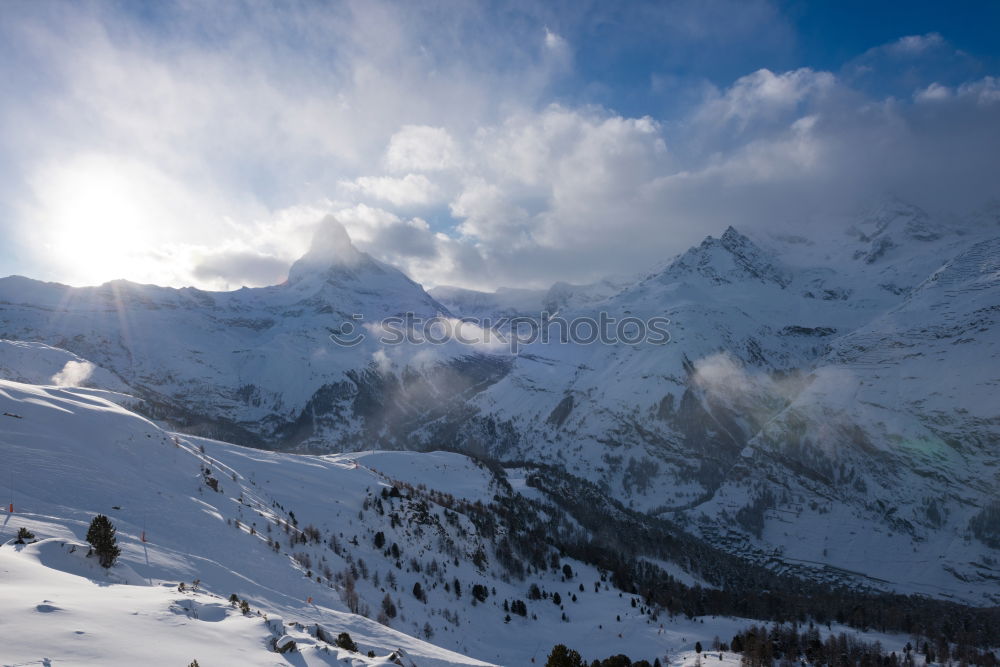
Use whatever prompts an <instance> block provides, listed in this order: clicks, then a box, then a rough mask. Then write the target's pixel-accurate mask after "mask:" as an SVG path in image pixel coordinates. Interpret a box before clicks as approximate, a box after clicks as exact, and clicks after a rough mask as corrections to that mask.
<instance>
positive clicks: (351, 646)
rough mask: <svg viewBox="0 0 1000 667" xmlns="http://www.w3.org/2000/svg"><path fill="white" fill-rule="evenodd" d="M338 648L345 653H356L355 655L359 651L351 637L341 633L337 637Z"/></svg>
mask: <svg viewBox="0 0 1000 667" xmlns="http://www.w3.org/2000/svg"><path fill="white" fill-rule="evenodd" d="M337 646H338V647H340V648H342V649H344V650H345V651H354V652H355V653H357V651H358V645H357V644H355V643H354V640H353V639H351V635H349V634H348V633H346V632H341V633H340V634H339V635H337Z"/></svg>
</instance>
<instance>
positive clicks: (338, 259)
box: [288, 215, 365, 282]
mask: <svg viewBox="0 0 1000 667" xmlns="http://www.w3.org/2000/svg"><path fill="white" fill-rule="evenodd" d="M364 258H365V255H364V253H362V252H360V251H359V250H358V249H357V248H355V247H354V244H353V243H351V237H350V235H349V234H348V233H347V230H346V229H344V225H342V224H341V223H340V222H339V221H338V220H337V219H336V218H335V217H333V216H332V215H328V216H326V217H325V218H323V220H322V221H321V222H320V223H319V225H318V226H317V227H316V231H315V233H314V234H313V238H312V242H311V243H310V244H309V251H308V252H307V253H306V254H305V255H303V256H302V257H301V258H300V259H299V260H298V261H297V262H295V264H293V265H292V268H291V271H289V274H288V280H289V282H295V281H297V280H299V279H300V278H302V277H303V276H304V275H308V274H314V273H322V272H325V271H328V270H330V269H341V270H344V269H346V270H350V269H355V268H357V267H358V266H360V265H361V264H362V262H363V260H364Z"/></svg>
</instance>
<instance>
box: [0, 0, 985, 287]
mask: <svg viewBox="0 0 1000 667" xmlns="http://www.w3.org/2000/svg"><path fill="white" fill-rule="evenodd" d="M29 4H31V5H33V6H32V7H31V8H30V11H29V9H23V8H21V7H19V8H18V10H17V11H16V12H15V13H14V14H12V18H10V20H8V21H5V22H3V23H2V24H0V55H8V56H11V58H8V59H7V60H2V59H0V73H3V74H4V75H6V76H8V77H9V78H11V79H12V80H15V79H18V77H20V78H21V79H23V80H24V81H26V82H28V81H29V80H30V81H31V82H33V81H35V80H36V79H37V80H38V81H40V82H41V83H38V82H35V83H31V85H28V83H24V85H22V86H21V87H20V88H19V89H18V94H17V95H8V96H6V97H5V98H3V99H0V194H2V195H3V197H2V198H0V202H2V204H0V205H2V206H4V207H5V208H4V209H3V210H0V214H2V215H0V221H2V222H0V224H2V225H3V231H4V233H5V238H7V239H11V243H13V242H15V241H16V242H17V243H18V244H19V245H18V247H24V248H28V249H30V250H31V251H32V252H33V255H32V256H31V257H30V259H28V260H25V265H26V267H27V268H29V269H31V273H32V275H36V276H38V277H42V278H48V279H57V280H63V281H72V282H76V283H81V282H95V281H101V280H106V279H109V278H114V277H119V276H123V275H124V276H127V277H129V278H132V279H136V280H144V281H151V282H159V283H167V284H173V285H184V284H197V285H199V286H203V287H211V288H225V287H227V286H230V287H235V286H238V285H240V284H243V283H246V284H251V285H254V284H265V283H268V282H274V281H276V280H278V279H280V277H281V274H283V273H284V270H285V268H284V267H287V266H288V265H289V264H290V263H291V262H292V261H293V260H294V259H295V258H296V257H297V256H298V255H299V254H301V253H302V252H304V250H305V248H306V247H307V245H308V240H309V237H310V232H311V230H312V229H313V227H314V226H315V224H316V223H317V221H319V220H320V219H322V218H323V217H324V216H325V215H327V214H335V215H336V216H337V217H338V218H339V219H341V220H342V221H343V223H344V225H345V227H346V228H347V229H348V231H349V232H350V234H351V236H352V237H353V238H354V240H355V242H356V243H357V245H358V247H359V248H362V249H364V250H366V251H368V252H371V253H373V254H374V255H376V256H377V257H379V258H380V259H383V260H385V261H390V262H392V263H395V264H397V265H399V266H400V267H401V268H403V269H404V270H406V271H407V272H408V273H409V274H410V275H412V276H413V277H414V278H415V279H417V280H420V281H423V282H426V283H429V284H434V283H451V284H458V285H466V286H471V287H496V286H497V285H502V284H509V285H521V286H545V285H547V284H549V283H551V282H552V281H554V280H570V281H585V280H591V279H595V278H598V277H600V276H602V275H605V274H608V273H621V272H634V271H635V270H637V269H641V268H642V267H644V266H648V265H652V264H654V263H658V262H661V261H663V260H664V259H666V258H668V257H669V256H670V255H672V254H673V253H675V252H678V251H680V250H683V249H684V248H685V247H686V246H687V245H689V244H691V243H694V242H697V241H699V240H700V239H701V238H702V237H703V236H704V235H705V234H709V233H718V232H719V231H720V230H721V229H723V228H724V227H725V225H727V224H736V225H737V226H743V227H753V226H755V225H766V224H789V223H788V222H787V221H789V220H798V219H800V218H803V217H807V216H808V214H809V213H812V212H816V211H822V210H826V209H828V208H838V207H848V206H850V205H852V204H853V203H855V202H857V201H859V200H861V199H864V198H865V197H868V196H870V195H872V194H875V193H879V192H882V191H885V190H893V191H896V192H898V193H899V194H900V195H901V196H904V197H905V196H912V197H913V198H914V199H917V200H920V201H919V203H924V204H926V203H927V201H926V200H927V199H929V200H931V202H932V203H936V204H939V205H942V206H944V205H952V204H955V203H956V202H957V203H958V204H962V203H963V202H966V201H968V203H969V205H970V206H971V205H974V204H975V203H976V201H977V200H978V199H979V198H983V199H985V198H987V197H989V196H990V195H992V196H998V195H1000V192H998V187H1000V186H998V184H997V183H996V179H995V177H993V174H995V173H996V170H997V166H998V164H997V162H998V158H997V155H996V151H995V149H994V145H995V141H993V139H995V138H996V133H997V126H998V122H997V120H996V106H995V105H996V104H997V103H998V102H1000V85H998V80H997V79H996V78H994V77H991V76H986V77H983V75H982V71H981V68H980V69H979V70H977V73H976V74H975V76H966V75H965V73H966V72H967V71H969V68H968V67H967V65H968V62H967V60H962V58H961V57H959V56H955V55H954V53H953V51H954V50H953V49H951V48H950V47H949V46H948V44H947V42H945V41H944V40H943V38H941V36H940V35H937V34H935V33H931V34H929V35H917V36H909V37H905V38H903V39H901V40H898V41H896V42H893V43H890V44H888V45H882V46H880V47H876V48H875V49H872V50H871V51H870V52H868V53H866V54H863V55H862V56H861V57H859V59H858V60H857V61H852V63H848V66H845V69H844V70H843V71H839V72H837V73H833V72H823V71H816V70H812V69H808V68H799V69H791V70H789V71H777V70H775V71H772V70H768V69H755V68H750V67H748V68H747V72H748V73H747V74H746V75H745V76H741V77H737V78H735V80H733V81H732V82H731V83H730V84H728V85H722V84H712V83H710V82H708V81H706V80H703V79H700V78H699V79H697V80H696V81H685V80H684V79H683V77H680V78H676V80H674V79H670V85H669V86H666V87H664V85H663V83H662V82H663V81H666V80H667V79H669V78H670V77H669V76H668V75H662V76H659V75H654V76H653V79H655V81H654V83H656V82H659V83H656V85H655V86H654V87H656V88H657V90H654V91H653V92H654V93H655V94H657V95H662V97H659V98H657V99H658V100H662V101H663V103H664V108H666V109H668V110H670V111H671V113H673V115H671V116H669V117H664V118H660V117H657V118H654V117H648V116H643V115H641V114H636V113H632V114H630V113H625V112H623V111H619V110H616V106H618V105H619V103H620V104H621V105H622V106H621V107H619V108H625V107H624V105H626V104H631V101H630V100H627V99H623V100H619V99H616V98H615V97H614V95H613V93H614V90H613V89H609V90H611V92H610V93H608V94H607V95H605V94H604V93H602V92H601V86H602V85H603V84H602V83H601V82H600V81H582V80H580V79H579V76H580V74H579V73H578V72H575V71H574V69H573V68H574V67H575V66H576V64H575V63H574V49H576V50H577V51H578V52H580V51H582V49H584V48H596V47H597V46H599V45H589V44H587V43H586V42H585V41H584V39H583V38H582V37H581V35H584V36H586V35H588V34H591V33H588V32H587V31H586V29H583V28H580V26H579V25H576V26H574V25H573V24H572V22H568V23H567V22H566V21H564V20H562V21H560V20H557V19H559V18H565V17H556V16H554V15H552V14H551V12H549V11H548V10H546V8H544V7H527V8H526V9H525V10H524V11H525V12H526V13H527V14H526V16H527V18H526V20H523V21H520V20H519V21H511V22H510V24H509V25H508V24H505V25H502V26H495V25H494V23H495V21H494V19H495V18H496V17H495V16H494V15H491V14H490V13H489V12H487V11H484V10H482V9H481V7H479V6H478V5H475V4H473V5H469V6H466V7H462V8H456V7H451V8H450V9H448V10H447V11H446V10H444V9H439V8H435V7H426V6H425V7H421V8H420V9H419V10H417V9H411V8H410V7H409V6H407V5H405V3H404V5H392V6H389V5H383V4H381V3H379V2H377V1H376V2H366V3H357V4H345V5H336V6H323V7H320V6H311V5H305V6H300V7H297V8H294V9H287V8H286V9H283V10H277V9H272V8H270V7H268V6H261V7H259V8H257V9H256V10H255V11H252V12H245V14H246V15H243V14H244V13H241V12H240V11H238V10H236V9H235V8H232V7H228V6H226V5H224V4H209V5H197V4H196V5H184V9H177V10H176V12H174V13H170V17H171V20H173V21H175V22H176V25H175V28H176V30H171V31H170V34H169V35H165V34H159V33H156V32H155V31H153V34H151V33H150V31H149V29H148V28H147V29H142V28H141V27H140V26H138V25H137V23H136V22H135V21H134V20H130V19H129V18H128V16H129V15H128V14H123V13H119V14H114V13H112V12H110V11H106V10H103V9H101V8H100V6H96V5H80V6H76V5H68V4H67V5H59V6H58V12H57V13H59V14H61V15H64V16H61V20H59V21H54V20H51V18H52V16H51V13H52V12H54V11H56V10H51V9H46V8H45V7H44V6H43V5H47V4H48V3H41V5H39V4H38V3H29ZM24 7H28V5H24ZM171 11H172V10H171ZM595 11H597V12H598V14H599V17H598V18H600V19H601V21H604V23H602V24H601V25H604V26H605V27H606V26H607V25H608V24H607V20H609V16H610V15H611V14H613V12H610V11H605V10H602V9H600V8H599V9H597V10H595ZM616 11H618V10H616ZM621 11H622V12H625V13H632V14H630V15H632V20H634V19H635V18H636V16H638V17H639V19H641V25H640V23H634V24H633V25H635V26H636V27H637V29H640V30H645V31H648V33H643V34H644V35H647V36H648V35H656V36H657V38H659V37H660V33H663V34H668V35H669V36H670V39H671V40H675V41H677V42H678V43H682V44H683V45H684V48H685V49H688V50H690V48H691V45H692V44H702V45H706V44H707V45H716V46H717V45H728V44H729V43H731V42H734V41H739V40H743V41H747V38H748V36H755V35H757V34H758V33H759V34H760V35H761V40H758V41H763V42H767V43H769V44H771V46H772V47H773V46H774V44H778V43H785V44H787V43H788V42H789V37H790V35H789V33H788V32H787V26H784V27H782V26H783V24H781V21H780V17H778V16H775V10H774V8H773V7H771V6H770V5H768V4H767V3H730V2H722V3H679V4H676V5H672V6H671V7H670V8H669V11H667V9H663V10H662V11H655V12H638V10H635V9H631V8H627V9H623V10H621ZM32 12H36V13H34V14H33V13H32ZM635 12H638V14H634V13H635ZM601 21H598V23H600V22H601ZM469 25H471V26H473V28H474V29H475V30H474V31H473V32H469V31H468V30H467V29H466V27H467V26H469ZM545 26H551V27H545ZM555 26H558V29H557V28H556V27H555ZM194 27H197V28H198V29H197V30H195V29H193V28H194ZM188 28H191V29H190V30H188ZM602 29H604V28H602ZM205 34H211V35H213V38H212V39H211V40H207V41H199V38H198V37H196V36H197V35H205ZM471 36H474V37H475V39H471V38H470V37H471ZM754 43H757V41H755V42H754ZM600 46H601V47H602V48H603V47H604V46H606V45H600ZM668 55H669V56H670V57H671V58H677V57H679V56H678V54H677V53H673V52H671V53H670V54H668ZM15 56H16V57H15ZM918 56H919V57H918ZM946 56H947V57H948V58H951V60H948V63H950V64H949V67H952V65H954V67H956V68H958V69H957V70H955V71H960V72H961V73H962V76H960V77H956V76H953V72H952V70H948V72H945V74H948V75H949V76H944V74H942V75H940V76H939V75H938V74H939V72H937V71H936V70H935V71H934V72H933V76H931V75H930V74H924V75H921V76H917V75H916V74H914V72H918V73H919V72H922V71H923V70H920V68H921V67H924V65H925V64H926V63H927V62H931V63H934V62H937V61H938V60H940V59H942V58H945V57H946ZM902 58H907V60H906V63H905V65H906V66H905V67H902V66H901V64H900V63H901V62H902V61H901V59H902ZM956 58H957V60H956ZM579 60H580V61H581V65H582V64H583V63H582V60H583V59H579ZM672 62H673V61H672ZM748 62H751V61H750V60H748ZM955 63H958V64H957V65H956V64H955ZM665 67H666V66H665ZM963 67H964V68H965V69H962V68H963ZM668 69H669V68H668ZM751 69H755V71H750V70H751ZM862 70H864V72H865V73H864V75H863V76H862V75H860V74H858V72H860V71H862ZM27 73H30V77H29V76H28V74H27ZM574 77H577V78H574ZM880 77H882V78H886V77H896V78H898V84H899V86H900V87H899V90H896V89H893V94H887V93H884V92H881V93H873V92H872V88H870V87H865V86H869V82H872V81H878V80H879V79H880ZM893 80H894V81H896V79H893ZM862 84H863V85H862ZM894 85H895V84H894ZM665 91H666V92H665ZM668 94H669V95H670V96H676V98H677V99H683V100H684V101H685V105H687V106H684V105H678V106H676V107H675V106H673V105H674V102H675V101H676V100H675V99H674V97H670V99H667V96H668ZM553 99H560V100H562V102H561V103H560V104H550V103H549V102H550V101H551V100H553ZM595 99H600V100H604V101H605V103H606V104H607V106H600V105H597V104H588V103H587V101H591V102H592V101H593V100H595ZM580 100H582V101H580ZM931 100H934V101H936V102H938V103H936V104H927V103H926V102H929V101H931ZM630 108H642V106H641V105H635V106H631V107H630ZM649 108H653V107H649ZM656 108H657V111H660V109H659V108H658V107H656ZM928 156H934V159H927V158H928ZM921 198H924V200H921ZM415 214H419V215H420V216H421V217H413V216H414V215H415ZM775 221H777V223H776V222H775ZM795 224H799V223H797V222H796V223H795ZM39 240H42V242H39ZM2 250H3V249H2V248H0V251H2Z"/></svg>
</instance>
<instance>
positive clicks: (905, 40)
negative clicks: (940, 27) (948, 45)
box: [885, 32, 945, 56]
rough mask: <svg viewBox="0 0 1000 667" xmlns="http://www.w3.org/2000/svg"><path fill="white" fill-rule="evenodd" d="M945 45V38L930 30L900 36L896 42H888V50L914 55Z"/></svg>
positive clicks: (898, 53) (897, 53) (899, 53)
mask: <svg viewBox="0 0 1000 667" xmlns="http://www.w3.org/2000/svg"><path fill="white" fill-rule="evenodd" d="M944 45H945V41H944V38H943V37H941V35H940V34H938V33H936V32H929V33H927V34H926V35H907V36H905V37H900V38H899V39H897V40H896V41H895V42H892V43H891V44H888V45H887V46H886V47H885V48H886V50H887V51H889V52H891V53H894V54H896V55H904V56H912V55H918V54H922V53H925V52H927V51H929V50H931V49H935V48H939V47H942V46H944Z"/></svg>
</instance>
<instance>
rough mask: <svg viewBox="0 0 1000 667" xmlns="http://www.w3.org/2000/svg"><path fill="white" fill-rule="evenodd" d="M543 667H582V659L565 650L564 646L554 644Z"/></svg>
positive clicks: (571, 651) (574, 652) (570, 650)
mask: <svg viewBox="0 0 1000 667" xmlns="http://www.w3.org/2000/svg"><path fill="white" fill-rule="evenodd" d="M545 667H583V659H582V658H581V657H580V654H579V653H577V652H576V651H574V650H572V649H569V648H566V646H565V645H564V644H556V645H555V646H553V647H552V652H551V653H549V658H548V660H546V661H545Z"/></svg>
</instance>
